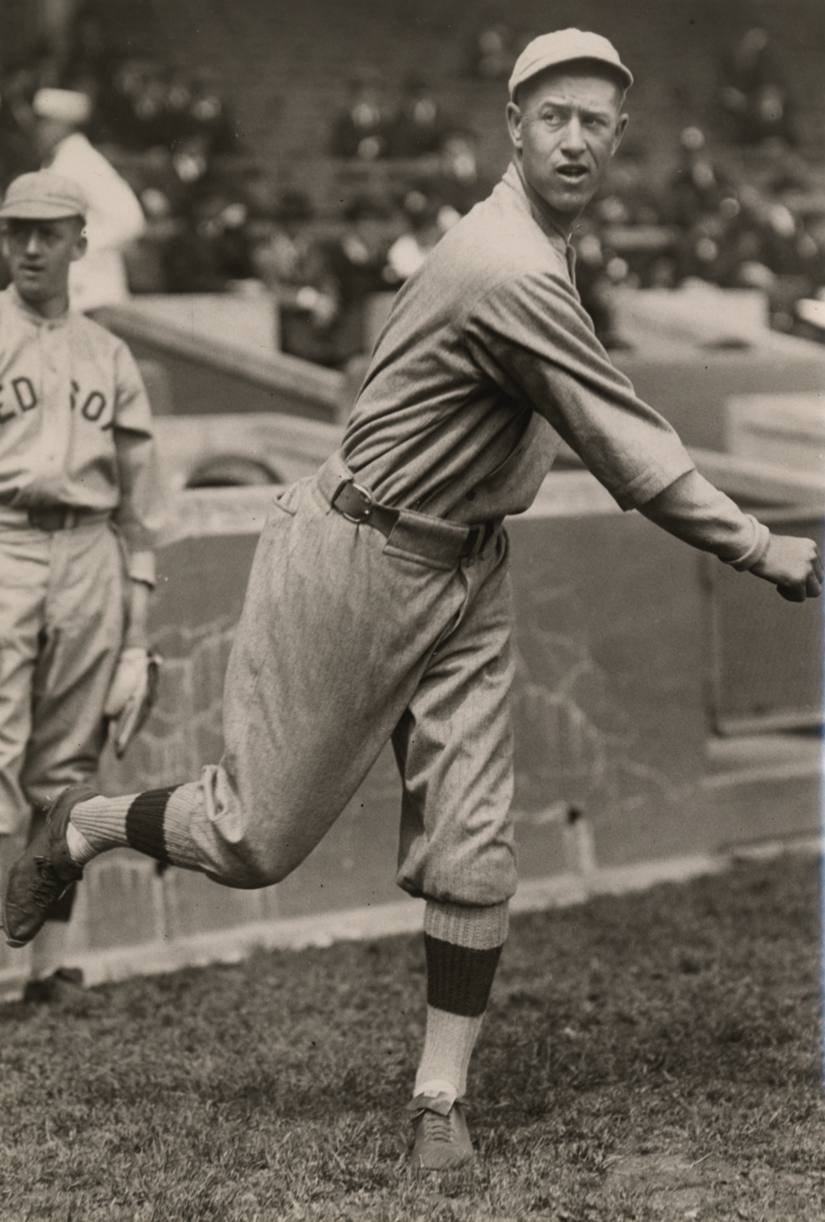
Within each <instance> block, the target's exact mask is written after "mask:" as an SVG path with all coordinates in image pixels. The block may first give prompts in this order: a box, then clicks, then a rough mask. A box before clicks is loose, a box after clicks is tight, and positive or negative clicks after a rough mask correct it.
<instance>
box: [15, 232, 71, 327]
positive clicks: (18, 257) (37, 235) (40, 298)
mask: <svg viewBox="0 0 825 1222" xmlns="http://www.w3.org/2000/svg"><path fill="white" fill-rule="evenodd" d="M85 249H86V239H85V237H84V236H83V222H82V221H81V220H80V219H79V218H78V217H65V218H61V219H60V220H57V221H46V220H40V221H37V220H33V221H30V220H20V219H15V218H11V219H9V220H7V221H6V222H5V227H4V231H3V254H4V255H5V256H6V262H7V263H8V265H9V271H10V272H11V277H12V280H13V281H14V284H15V287H16V289H17V291H18V293H19V294H20V296H21V297H22V298H23V300H24V301H25V302H26V304H27V305H29V306H31V307H32V309H35V310H37V311H38V312H40V313H48V312H49V311H52V310H55V309H60V310H62V309H64V308H65V306H66V303H67V301H68V284H69V267H70V265H71V264H72V263H73V262H74V261H75V259H79V258H80V257H81V255H82V254H83V252H84V251H85Z"/></svg>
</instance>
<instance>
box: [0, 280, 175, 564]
mask: <svg viewBox="0 0 825 1222" xmlns="http://www.w3.org/2000/svg"><path fill="white" fill-rule="evenodd" d="M163 500H164V497H163V490H162V485H161V479H160V476H159V472H158V469H157V463H156V458H155V452H154V442H153V436H152V422H151V414H150V407H149V403H148V400H147V397H146V392H145V390H144V387H143V383H142V381H141V378H140V375H139V373H138V370H137V367H136V365H135V362H134V360H133V358H132V356H131V354H130V352H129V350H128V348H127V347H126V345H125V344H123V343H122V341H121V340H119V339H117V338H116V337H115V336H113V335H111V334H110V333H109V332H108V331H106V330H104V328H103V327H100V326H98V324H97V323H95V322H93V321H92V320H91V319H88V318H85V317H84V316H83V315H80V314H75V313H72V312H69V313H68V314H64V315H62V316H61V317H60V318H57V319H44V318H42V317H41V316H40V315H39V314H37V313H35V312H34V311H33V310H30V309H29V308H28V307H27V306H26V304H25V303H24V302H23V301H22V299H21V298H20V296H19V295H18V293H17V290H16V289H15V288H14V287H13V286H12V287H11V288H9V289H7V290H6V291H5V292H3V293H0V504H4V505H8V506H12V507H17V508H30V507H32V506H41V505H64V506H73V507H77V508H85V509H94V510H101V511H109V512H110V513H111V514H112V517H113V520H114V521H115V522H116V524H117V525H118V527H119V528H120V530H121V533H122V535H123V538H124V541H125V543H126V547H127V550H128V552H129V555H130V572H131V573H132V575H133V576H135V577H139V576H144V577H146V576H148V577H149V578H151V574H150V573H147V572H146V571H145V565H146V564H148V563H151V548H152V541H153V537H154V534H155V532H156V529H157V525H158V523H159V521H160V517H161V514H162V511H163Z"/></svg>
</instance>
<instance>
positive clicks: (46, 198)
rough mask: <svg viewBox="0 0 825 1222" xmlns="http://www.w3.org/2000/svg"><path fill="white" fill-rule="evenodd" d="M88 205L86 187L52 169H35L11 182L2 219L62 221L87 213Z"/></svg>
mask: <svg viewBox="0 0 825 1222" xmlns="http://www.w3.org/2000/svg"><path fill="white" fill-rule="evenodd" d="M88 208H89V205H88V202H87V200H86V196H85V194H84V192H83V189H82V188H81V187H80V186H79V185H78V183H76V182H75V181H74V179H71V178H64V176H63V175H62V174H55V173H54V171H52V170H32V171H31V172H30V173H28V174H21V175H20V177H19V178H15V180H14V182H12V183H10V184H9V187H8V190H7V191H6V196H5V199H4V200H3V203H2V205H1V206H0V220H23V221H59V220H63V219H64V218H65V217H70V216H80V217H84V218H85V216H86V213H87V211H88Z"/></svg>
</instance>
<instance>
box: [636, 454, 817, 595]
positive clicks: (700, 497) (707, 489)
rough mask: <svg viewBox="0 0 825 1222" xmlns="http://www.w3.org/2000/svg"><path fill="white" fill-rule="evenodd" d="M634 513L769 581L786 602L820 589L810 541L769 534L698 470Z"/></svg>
mask: <svg viewBox="0 0 825 1222" xmlns="http://www.w3.org/2000/svg"><path fill="white" fill-rule="evenodd" d="M640 512H641V513H643V514H644V515H645V517H646V518H649V519H650V521H651V522H655V523H656V525H657V526H661V527H662V529H663V530H666V531H668V532H669V533H670V534H672V535H676V537H677V538H679V539H683V540H684V541H685V542H686V543H690V544H692V546H693V547H698V548H701V549H702V550H703V551H707V552H713V553H714V555H716V556H718V557H719V559H720V560H724V561H725V563H726V564H730V565H732V566H733V567H734V568H736V569H740V570H748V571H749V572H751V573H753V574H754V575H755V576H756V577H761V578H763V579H764V580H765V581H770V582H772V584H773V585H775V586H776V588H777V590H778V591H779V593H780V594H781V595H782V597H783V598H785V599H787V600H788V601H789V602H804V601H805V599H806V598H818V597H819V595H820V594H821V593H822V561H821V559H820V556H819V552H818V550H817V546H816V544H815V543H814V541H813V540H812V539H801V538H797V537H796V536H794V535H772V534H771V533H770V531H769V530H768V528H767V527H766V526H765V525H764V524H763V523H760V522H757V520H756V518H754V517H752V516H751V515H750V514H746V513H743V512H742V511H741V509H739V507H738V506H737V505H736V504H735V502H734V501H732V500H731V499H730V497H728V496H726V495H725V494H724V492H720V491H719V489H718V488H715V487H714V486H713V484H711V483H709V482H708V480H706V479H705V478H704V476H702V475H700V474H699V472H698V471H695V470H694V471H690V472H688V473H687V474H685V475H683V476H681V477H680V478H679V479H677V480H674V482H673V483H672V484H670V485H669V487H667V488H665V489H664V491H662V492H660V493H659V494H658V495H657V496H655V497H653V499H652V500H650V501H648V502H647V504H645V505H642V506H641V508H640Z"/></svg>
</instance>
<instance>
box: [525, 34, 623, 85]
mask: <svg viewBox="0 0 825 1222" xmlns="http://www.w3.org/2000/svg"><path fill="white" fill-rule="evenodd" d="M582 59H584V60H596V61H598V62H599V63H602V64H608V65H609V66H610V67H611V68H612V69H613V71H614V72H615V73H616V75H617V76H618V77H619V78H620V79H621V80H622V81H623V83H624V86H625V88H626V89H629V88H630V86H631V85H632V84H633V74H632V72H631V71H630V69H629V68H626V67H625V66H624V64H623V63H622V61H621V60H620V59H619V52H618V51H617V50H616V48H615V47H614V46H613V44H612V43H611V42H608V41H607V39H606V38H603V37H602V36H601V34H591V33H589V32H588V31H587V30H576V29H569V30H554V31H553V32H552V34H540V35H539V36H538V38H534V39H533V41H532V42H529V43H528V44H527V46H526V47H525V48H524V50H523V51H522V53H521V55H520V56H519V57H518V59H517V60H516V62H515V64H514V66H513V72H512V75H511V76H510V97H511V98H513V97H515V93H516V90H517V89H518V87H519V85H523V84H524V82H525V81H526V80H529V79H530V77H531V76H536V75H537V73H539V72H543V71H544V70H545V68H554V67H555V66H556V65H557V64H569V63H572V62H573V61H574V60H582Z"/></svg>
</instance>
